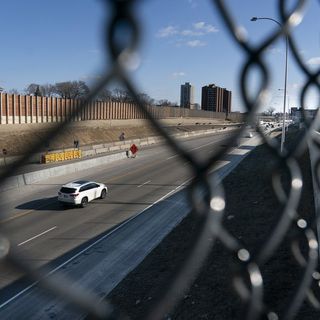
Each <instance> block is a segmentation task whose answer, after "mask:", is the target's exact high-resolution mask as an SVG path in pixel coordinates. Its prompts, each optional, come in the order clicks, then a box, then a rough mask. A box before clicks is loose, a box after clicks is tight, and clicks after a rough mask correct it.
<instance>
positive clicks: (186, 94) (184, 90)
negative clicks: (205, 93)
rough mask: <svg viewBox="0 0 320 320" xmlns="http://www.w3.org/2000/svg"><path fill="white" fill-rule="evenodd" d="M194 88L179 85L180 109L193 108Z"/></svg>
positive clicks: (188, 84) (187, 83)
mask: <svg viewBox="0 0 320 320" xmlns="http://www.w3.org/2000/svg"><path fill="white" fill-rule="evenodd" d="M193 91H194V87H193V86H192V85H191V84H190V83H189V82H186V83H185V84H182V85H181V90H180V107H181V108H188V109H192V108H193V106H194V100H193V99H194V95H193Z"/></svg>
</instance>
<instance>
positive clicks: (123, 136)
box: [119, 132, 125, 141]
mask: <svg viewBox="0 0 320 320" xmlns="http://www.w3.org/2000/svg"><path fill="white" fill-rule="evenodd" d="M124 139H125V135H124V132H121V134H120V136H119V140H120V141H124Z"/></svg>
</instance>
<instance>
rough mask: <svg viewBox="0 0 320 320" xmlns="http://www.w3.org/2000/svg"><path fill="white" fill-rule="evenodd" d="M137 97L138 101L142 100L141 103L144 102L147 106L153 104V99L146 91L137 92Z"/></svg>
mask: <svg viewBox="0 0 320 320" xmlns="http://www.w3.org/2000/svg"><path fill="white" fill-rule="evenodd" d="M138 97H139V99H140V101H142V102H143V103H145V104H146V105H148V106H152V105H154V99H152V98H151V97H150V96H148V95H147V94H146V93H139V94H138Z"/></svg>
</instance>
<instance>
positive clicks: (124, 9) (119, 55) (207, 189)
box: [0, 0, 320, 319]
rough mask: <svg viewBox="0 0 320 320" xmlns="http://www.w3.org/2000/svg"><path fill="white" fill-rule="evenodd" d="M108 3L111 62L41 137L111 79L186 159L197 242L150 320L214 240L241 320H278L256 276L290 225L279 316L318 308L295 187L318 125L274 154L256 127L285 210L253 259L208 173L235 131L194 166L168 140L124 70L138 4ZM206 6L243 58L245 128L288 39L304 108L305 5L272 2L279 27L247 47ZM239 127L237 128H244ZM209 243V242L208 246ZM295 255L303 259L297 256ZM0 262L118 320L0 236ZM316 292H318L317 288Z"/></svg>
mask: <svg viewBox="0 0 320 320" xmlns="http://www.w3.org/2000/svg"><path fill="white" fill-rule="evenodd" d="M105 2H106V6H107V7H106V10H108V11H109V10H110V8H111V9H112V15H111V17H110V19H109V20H107V21H105V38H106V43H105V45H106V51H107V52H106V53H109V54H110V56H111V59H112V65H111V66H110V68H109V70H107V71H106V72H105V74H104V76H103V77H102V79H101V80H100V81H99V82H98V83H96V85H95V86H94V87H93V88H92V90H91V92H90V94H89V95H88V97H87V99H86V101H84V102H83V103H82V104H81V105H80V106H78V108H77V109H76V110H74V112H73V114H70V115H69V117H68V118H67V119H66V121H64V122H63V123H59V124H58V125H57V126H56V127H54V128H53V129H52V130H51V132H50V133H49V134H48V135H47V136H46V137H45V138H44V139H43V141H44V144H45V141H50V140H51V139H53V138H54V137H55V135H57V134H58V132H60V131H61V130H64V129H65V128H66V126H68V124H69V123H70V121H71V120H72V119H73V118H75V116H76V115H77V114H81V113H82V112H83V111H84V109H85V108H86V106H87V105H89V104H90V102H91V101H93V99H94V98H95V96H96V95H97V94H98V93H99V91H100V90H102V89H103V88H104V87H106V86H108V85H109V84H110V82H111V81H114V80H117V81H118V82H119V83H121V84H122V85H123V86H124V87H125V88H126V89H127V90H128V91H129V92H130V93H131V96H132V97H133V98H134V100H135V102H136V104H137V105H138V107H139V108H140V110H141V111H143V112H144V113H145V114H146V115H147V118H148V121H149V122H150V124H152V126H153V127H154V129H155V130H156V131H157V132H158V134H159V135H161V136H163V137H164V138H165V140H166V143H167V144H168V146H170V147H171V148H172V149H173V150H174V151H175V152H176V153H179V155H180V159H181V161H185V162H188V163H189V165H190V168H192V169H191V170H192V171H193V173H194V176H195V178H194V179H193V181H192V182H191V183H190V186H189V192H190V199H191V200H190V201H191V205H192V208H193V212H194V214H195V216H196V218H197V219H198V220H200V223H198V224H197V225H198V229H197V238H196V240H195V243H194V246H193V248H192V250H190V252H189V256H188V257H187V258H186V260H185V263H184V265H183V267H182V269H181V270H180V271H179V272H178V274H177V276H176V277H175V279H174V281H173V282H172V283H171V284H170V286H168V288H167V290H166V293H165V294H164V295H163V297H162V298H161V299H159V301H157V304H156V306H155V308H154V309H153V310H152V311H151V313H150V314H149V315H148V318H149V319H161V318H163V317H164V315H165V314H167V312H168V310H170V309H171V308H173V307H174V306H175V305H176V304H177V303H178V301H179V299H180V298H181V297H182V295H183V294H184V293H185V292H186V291H187V290H188V288H190V285H191V284H192V279H194V278H195V276H196V274H197V273H198V272H199V269H200V268H201V265H202V263H203V262H204V260H205V259H206V256H207V254H208V253H209V250H210V248H211V247H212V245H214V243H215V241H216V240H220V241H221V242H222V243H223V244H224V246H225V247H226V250H228V251H229V252H230V255H233V256H235V257H236V260H235V261H234V264H235V265H236V266H237V270H238V271H237V272H236V273H235V274H234V275H233V276H232V281H233V283H234V288H235V290H236V292H237V293H238V294H239V296H240V297H241V299H242V301H243V304H244V306H245V307H246V318H247V319H260V318H265V317H266V318H268V319H278V316H277V315H276V314H275V313H274V312H272V310H270V309H269V308H268V307H267V306H266V305H265V303H264V299H263V291H264V286H263V278H264V275H263V273H262V271H261V269H262V267H263V266H264V265H265V264H266V263H268V261H269V260H270V259H271V257H272V256H273V253H274V252H275V251H276V249H277V248H278V246H279V244H280V243H281V241H282V240H283V239H284V237H285V235H286V233H287V232H288V230H289V228H291V227H292V226H295V227H296V228H298V229H299V230H300V232H299V239H298V241H302V240H305V241H306V243H307V248H308V250H307V251H308V254H307V256H303V254H302V253H301V252H300V251H299V250H298V251H297V252H298V253H296V260H297V262H298V263H299V264H300V266H301V268H302V269H303V271H304V277H303V278H302V280H301V282H300V285H299V287H298V288H297V290H296V292H295V295H294V296H293V298H292V300H291V303H290V304H289V305H288V306H287V308H286V312H285V317H284V318H285V319H293V318H295V316H296V314H297V312H298V310H299V308H300V307H301V304H302V302H303V301H304V300H308V301H309V302H310V303H311V304H312V306H313V307H314V308H319V306H320V302H319V301H318V300H317V298H316V295H315V293H314V292H313V290H314V289H313V288H314V286H313V285H314V283H315V281H317V280H316V277H314V275H315V274H318V273H317V270H318V240H317V236H316V234H315V233H314V231H313V229H312V228H311V227H310V225H308V224H305V223H302V222H301V218H300V217H299V216H298V214H297V207H298V205H299V202H300V201H303V199H301V189H302V187H303V180H302V173H301V170H300V168H299V165H298V162H297V157H298V156H299V155H300V154H301V152H302V151H303V150H305V149H306V146H307V142H309V143H311V144H313V145H314V147H315V148H318V149H320V147H319V146H320V144H319V143H318V142H317V141H316V140H315V139H316V138H315V137H314V135H313V134H312V133H313V132H314V130H315V129H317V127H316V120H317V119H315V120H314V121H310V120H308V119H307V118H306V117H304V126H305V130H304V131H303V132H304V134H303V135H302V136H301V137H300V138H299V141H297V143H296V145H295V148H293V149H290V150H287V149H284V151H283V152H281V150H280V143H279V142H278V141H277V140H271V138H269V137H268V136H266V135H264V132H263V130H262V129H259V128H258V130H259V134H260V135H261V137H262V138H263V140H264V142H265V144H266V145H267V146H268V148H269V151H270V153H272V154H273V156H274V157H276V159H277V160H278V162H277V163H278V167H277V168H276V169H275V171H274V176H273V188H274V191H275V193H276V194H277V195H278V200H279V205H282V206H283V208H284V209H283V212H282V215H281V216H280V217H279V221H278V224H277V226H276V227H275V228H274V230H273V232H272V234H270V236H269V238H268V241H267V242H266V243H265V245H264V246H263V247H262V248H261V249H259V252H258V254H255V255H252V253H251V252H249V250H248V249H247V248H246V247H244V246H243V244H242V243H240V241H239V240H238V239H237V238H235V237H233V236H232V235H231V234H229V232H228V230H227V229H226V228H225V226H224V224H223V215H224V210H225V201H226V198H225V195H224V190H223V186H222V185H221V183H219V180H218V178H217V177H213V178H212V176H210V175H209V172H210V168H212V165H213V164H215V163H216V162H217V161H219V159H221V158H222V157H223V156H224V155H225V154H226V153H227V152H228V151H229V150H230V149H231V148H232V147H233V146H234V142H235V141H236V140H237V138H238V136H239V134H241V133H239V132H237V133H236V134H234V135H233V136H232V137H231V138H230V139H229V140H228V142H227V144H226V147H225V148H223V149H222V150H221V151H219V152H218V153H216V154H214V155H212V156H211V157H209V158H208V159H207V160H206V161H199V160H197V159H196V158H194V157H193V156H192V154H190V153H188V152H187V150H185V148H184V147H183V146H182V145H181V144H179V143H178V142H177V141H176V140H175V139H174V138H172V137H171V136H169V135H168V133H167V132H166V130H165V129H164V128H163V127H162V126H161V124H160V122H159V121H158V120H157V119H155V118H153V117H152V115H151V114H150V113H149V111H148V108H147V107H146V106H145V105H144V104H143V102H142V101H140V100H139V95H138V93H137V92H138V90H137V89H136V87H135V85H134V81H133V80H132V78H131V76H130V74H129V72H128V65H129V64H130V59H131V57H132V56H133V55H134V54H135V52H136V51H138V50H139V40H140V35H141V30H140V25H139V21H138V20H137V17H136V16H135V14H134V9H135V5H136V3H137V2H138V1H137V0H118V1H117V0H114V1H112V0H110V1H105ZM211 2H212V6H213V7H214V9H215V10H217V11H218V12H219V14H220V16H221V18H222V20H223V22H224V25H225V28H224V29H225V31H226V32H227V33H228V35H229V37H230V38H231V41H233V42H234V43H235V44H237V45H238V48H239V51H241V52H242V54H244V55H245V57H246V61H245V63H244V64H243V65H242V66H241V72H240V76H239V80H238V81H239V87H240V88H241V95H242V99H243V102H244V104H245V107H246V109H247V116H246V123H247V124H254V122H255V114H256V112H257V110H259V108H260V105H261V103H262V95H263V93H264V92H265V91H266V90H267V88H268V86H269V84H270V72H269V70H268V67H267V65H266V63H265V61H264V58H263V53H264V51H265V50H266V49H267V48H268V47H269V46H270V45H272V44H273V43H274V42H275V41H277V40H278V39H280V38H284V37H287V40H288V44H289V48H290V52H291V54H292V56H293V57H294V61H295V64H296V66H297V67H298V68H299V69H300V71H301V73H302V74H304V76H305V79H306V80H305V84H304V86H303V88H302V90H301V93H300V103H301V106H302V107H304V106H305V99H306V95H307V93H308V91H309V89H310V88H313V87H315V88H316V89H317V90H319V75H320V70H319V69H318V70H310V68H309V67H308V65H307V64H306V63H305V62H304V60H303V58H302V56H301V54H300V53H299V50H298V47H297V44H296V40H295V38H294V36H293V33H292V30H293V29H294V27H295V24H296V22H297V21H298V20H299V19H303V10H304V6H305V5H306V3H307V2H308V1H304V0H300V1H299V0H297V1H296V2H295V4H294V7H293V8H291V10H290V11H287V10H286V3H287V1H284V0H279V1H278V10H279V16H280V17H281V26H280V28H277V29H276V30H275V31H274V32H273V33H271V34H270V35H269V36H268V37H266V38H265V39H263V40H262V41H261V42H260V43H259V44H254V45H251V44H249V42H248V41H247V40H246V38H245V37H243V35H242V33H241V32H239V30H241V28H240V26H239V25H238V24H237V21H236V15H235V14H234V13H232V12H231V11H230V10H229V8H228V7H227V5H226V3H225V1H222V0H220V1H219V0H212V1H211ZM123 27H125V30H126V31H127V32H128V34H130V38H126V41H127V43H125V44H124V43H123V42H122V41H119V38H118V36H117V35H118V34H119V31H120V30H123ZM253 69H258V70H259V73H260V77H261V82H260V83H261V86H260V88H259V89H258V90H257V91H256V92H255V93H254V94H252V92H251V91H250V87H249V76H250V74H251V72H252V71H253ZM244 129H245V128H243V130H244ZM42 147H43V146H41V145H38V144H37V145H34V146H32V147H31V148H30V149H29V152H28V154H26V155H25V156H24V157H23V158H21V159H20V160H19V161H17V162H15V163H13V164H12V165H10V166H8V168H7V170H6V171H5V172H3V173H1V176H0V180H1V182H2V183H4V182H5V180H6V179H7V178H8V177H9V176H10V175H12V172H15V171H16V170H17V169H18V168H19V167H20V166H23V165H24V163H26V162H27V160H28V157H29V155H31V154H34V153H35V152H37V151H39V150H41V148H42ZM318 167H319V161H316V162H315V164H314V168H313V169H314V172H315V173H317V174H316V175H315V181H316V183H317V185H318V186H319V185H320V181H319V175H318ZM284 169H285V170H288V172H289V173H290V180H291V183H290V184H289V189H287V190H286V189H284V187H283V184H282V183H281V170H284ZM207 239H211V241H207ZM301 257H303V258H302V259H301ZM0 258H1V259H2V261H4V260H5V261H6V263H7V264H9V265H10V266H11V268H14V269H17V270H21V271H22V272H24V273H26V274H27V275H28V276H29V277H31V278H32V279H35V280H36V281H37V282H39V284H40V285H41V286H42V287H43V288H44V289H45V290H48V291H49V292H53V293H54V294H58V295H61V296H63V297H64V299H65V300H67V301H69V302H70V303H71V304H72V305H73V306H75V307H76V308H78V309H79V310H82V311H83V312H84V313H85V314H89V315H91V316H92V317H94V318H97V319H114V318H119V319H120V318H123V317H124V316H123V315H115V314H114V309H113V307H112V306H111V305H110V304H108V303H107V302H104V301H101V297H96V296H95V295H94V294H91V293H89V292H82V291H81V290H75V289H74V286H68V285H66V283H67V282H66V281H67V280H66V279H61V278H60V277H59V276H58V275H56V276H54V277H53V278H50V280H49V279H48V278H47V277H45V274H42V273H41V271H39V270H38V271H35V270H33V268H32V267H31V266H29V265H27V264H26V263H25V262H23V261H22V260H21V259H20V257H19V256H17V255H16V254H15V250H14V249H13V248H11V247H10V239H8V238H6V237H5V236H2V237H1V239H0ZM317 289H318V288H317Z"/></svg>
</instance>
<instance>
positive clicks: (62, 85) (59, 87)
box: [55, 81, 89, 99]
mask: <svg viewBox="0 0 320 320" xmlns="http://www.w3.org/2000/svg"><path fill="white" fill-rule="evenodd" d="M55 91H56V94H57V95H58V96H60V97H61V98H67V99H80V98H84V97H85V96H86V95H88V93H89V87H88V86H87V85H86V83H85V82H84V81H66V82H58V83H56V84H55Z"/></svg>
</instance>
